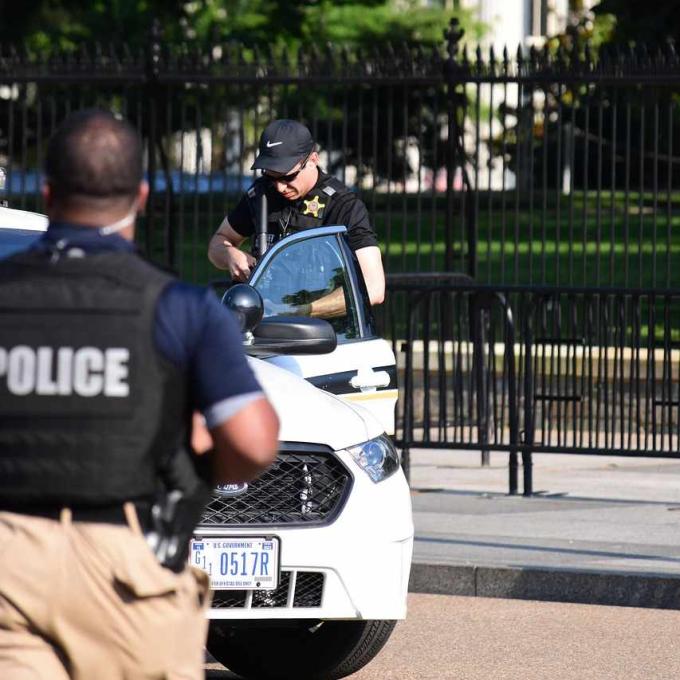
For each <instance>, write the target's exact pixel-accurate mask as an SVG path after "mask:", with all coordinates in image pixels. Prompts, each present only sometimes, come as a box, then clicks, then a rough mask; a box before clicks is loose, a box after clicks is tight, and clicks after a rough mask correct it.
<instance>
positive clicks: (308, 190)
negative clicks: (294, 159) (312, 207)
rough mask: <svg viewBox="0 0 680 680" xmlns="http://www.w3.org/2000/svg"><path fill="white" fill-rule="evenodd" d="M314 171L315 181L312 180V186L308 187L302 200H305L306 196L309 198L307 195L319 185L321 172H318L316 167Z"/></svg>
mask: <svg viewBox="0 0 680 680" xmlns="http://www.w3.org/2000/svg"><path fill="white" fill-rule="evenodd" d="M314 170H316V179H315V180H314V184H312V186H311V187H309V189H307V192H306V193H305V195H304V196H303V197H302V198H307V196H309V194H310V193H311V192H312V191H313V190H314V187H315V186H316V185H317V184H318V183H319V179H320V177H321V170H319V168H318V167H316V168H314Z"/></svg>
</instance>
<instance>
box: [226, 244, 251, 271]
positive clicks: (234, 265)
mask: <svg viewBox="0 0 680 680" xmlns="http://www.w3.org/2000/svg"><path fill="white" fill-rule="evenodd" d="M224 247H225V248H226V251H227V268H228V269H229V273H230V274H231V278H232V279H233V280H234V281H246V280H247V279H248V277H249V276H250V270H251V269H252V268H253V267H254V266H255V264H256V263H257V260H256V259H255V258H254V257H253V256H252V255H249V254H248V253H244V252H243V251H242V250H239V249H238V248H237V247H236V246H233V245H231V244H230V243H229V242H228V241H225V242H224Z"/></svg>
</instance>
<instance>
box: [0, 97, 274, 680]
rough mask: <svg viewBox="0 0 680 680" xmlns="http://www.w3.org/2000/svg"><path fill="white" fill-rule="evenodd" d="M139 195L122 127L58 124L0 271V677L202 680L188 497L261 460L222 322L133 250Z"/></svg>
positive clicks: (253, 406) (233, 348)
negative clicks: (32, 239)
mask: <svg viewBox="0 0 680 680" xmlns="http://www.w3.org/2000/svg"><path fill="white" fill-rule="evenodd" d="M148 191H149V188H148V185H147V183H146V182H145V181H144V178H143V169H142V144H141V141H140V139H139V137H138V135H137V134H136V132H135V131H134V130H133V129H132V128H131V126H130V125H128V124H127V123H126V122H124V121H121V120H119V119H117V118H116V117H114V116H113V115H111V114H110V113H107V112H104V111H84V112H79V113H76V114H74V115H72V116H70V117H69V118H68V119H67V120H66V121H65V122H64V123H63V124H62V125H61V126H60V127H59V128H58V129H57V131H56V133H55V134H54V136H53V137H52V139H51V141H50V144H49V147H48V150H47V162H46V184H45V188H44V196H45V202H46V206H47V213H48V217H49V219H50V222H49V226H48V229H47V231H46V232H45V234H44V235H43V237H42V238H41V239H40V240H39V241H38V242H37V243H36V244H35V245H34V246H32V247H31V248H30V249H29V250H26V251H24V252H21V253H18V254H16V255H14V256H12V257H10V258H8V259H6V260H3V261H0V678H2V679H3V680H18V679H19V678H29V677H30V678H49V680H67V679H69V678H70V679H72V680H91V679H92V678H97V679H98V680H132V679H136V678H140V679H141V678H170V677H177V678H180V677H181V678H187V680H189V679H192V678H193V679H195V680H198V679H199V678H202V677H203V675H204V673H203V644H204V640H205V636H206V632H207V621H206V616H205V609H206V608H207V606H208V604H207V600H208V597H207V585H208V584H207V575H206V574H205V573H204V572H201V571H199V570H198V569H196V568H194V567H188V566H187V560H186V549H187V547H188V546H187V544H188V539H189V537H190V535H191V531H192V530H193V527H194V524H195V522H196V521H197V520H198V519H199V517H200V512H201V502H200V499H201V498H204V496H203V495H202V493H201V489H202V488H204V487H206V488H207V489H208V490H209V489H210V488H212V484H214V483H216V482H224V483H230V482H241V481H247V480H249V479H252V478H253V477H255V476H257V475H258V474H259V473H260V472H261V471H263V470H264V469H265V468H266V467H267V466H268V465H269V464H270V463H271V462H272V461H273V460H274V458H275V456H276V450H277V434H278V421H277V418H276V414H275V413H274V411H273V409H272V407H271V405H270V404H269V402H268V401H267V399H266V398H265V396H264V394H263V392H262V390H261V387H260V385H259V384H258V382H257V380H256V379H255V376H254V375H253V373H252V371H251V369H250V368H249V366H248V364H247V362H246V359H245V357H244V355H243V348H242V340H241V336H240V331H239V329H238V327H237V324H236V322H235V320H234V319H233V318H232V316H231V314H230V313H229V312H228V311H227V310H226V309H225V308H223V307H222V306H221V305H220V304H219V303H218V301H217V299H216V298H215V296H214V295H213V294H212V293H211V292H210V291H208V290H207V289H204V288H200V287H198V286H189V285H187V284H183V283H181V282H178V281H175V280H174V279H173V278H172V277H171V276H169V275H167V274H166V273H164V272H162V271H160V270H158V269H157V268H155V267H154V266H152V265H151V264H149V263H147V262H146V261H144V260H143V259H142V258H140V257H139V256H138V255H137V254H136V253H135V250H134V242H133V237H134V223H135V217H136V214H137V212H138V211H139V210H141V209H142V208H143V206H144V203H145V202H146V198H147V195H148ZM199 411H200V414H199V413H197V412H199ZM203 419H205V425H206V426H207V428H208V431H206V430H205V429H204V426H202V425H201V422H202V421H203ZM192 422H193V424H194V426H195V428H200V434H201V435H202V437H200V438H199V437H198V436H196V435H197V434H199V433H198V432H197V431H196V430H194V437H193V439H191V438H190V435H191V428H192ZM192 443H193V445H194V447H193V450H192ZM199 445H200V447H201V451H197V450H196V449H197V447H198V446H199ZM199 453H202V455H198V454H199ZM197 498H198V502H197V501H196V499H197ZM196 505H197V506H198V507H196ZM187 530H188V534H187V533H186V531H187Z"/></svg>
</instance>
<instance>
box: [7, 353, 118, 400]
mask: <svg viewBox="0 0 680 680" xmlns="http://www.w3.org/2000/svg"><path fill="white" fill-rule="evenodd" d="M129 359H130V350H129V349H127V348H125V347H109V348H108V349H103V350H102V349H99V348H97V347H80V348H78V349H75V348H73V347H58V348H54V347H38V348H33V347H28V346H27V345H17V346H16V347H11V348H9V349H6V348H4V347H0V378H4V379H5V380H6V382H7V391H8V392H9V393H10V394H14V395H16V396H26V395H28V394H37V395H43V396H55V395H56V396H68V395H72V394H76V395H79V396H81V397H96V396H98V395H101V394H103V395H104V396H105V397H127V396H128V395H129V393H130V386H129V385H128V382H127V379H128V361H129Z"/></svg>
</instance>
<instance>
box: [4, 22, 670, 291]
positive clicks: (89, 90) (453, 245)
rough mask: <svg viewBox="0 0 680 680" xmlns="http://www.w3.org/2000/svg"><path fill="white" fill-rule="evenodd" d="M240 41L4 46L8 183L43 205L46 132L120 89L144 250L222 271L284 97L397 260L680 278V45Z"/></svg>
mask: <svg viewBox="0 0 680 680" xmlns="http://www.w3.org/2000/svg"><path fill="white" fill-rule="evenodd" d="M460 41H461V33H460V31H459V30H458V28H457V26H456V25H455V24H454V25H452V27H451V30H450V31H449V33H448V36H447V40H446V42H443V43H442V45H441V46H440V47H437V48H431V47H428V48H423V47H421V46H418V45H415V46H414V45H394V46H392V47H389V48H386V49H384V50H374V51H361V50H345V49H342V48H334V47H332V46H329V47H327V48H322V49H318V50H317V49H311V50H307V51H304V50H301V51H299V52H296V53H294V54H293V53H286V52H279V53H276V54H274V53H270V52H266V53H265V52H262V51H258V50H257V49H252V48H249V47H248V46H246V45H241V44H216V45H211V46H203V47H200V48H196V49H193V48H187V47H186V46H172V45H165V44H164V43H163V41H162V37H161V36H160V35H159V34H158V33H157V32H156V33H152V35H151V36H150V40H149V45H148V48H147V49H146V50H145V51H143V52H140V53H136V54H132V53H130V52H129V51H127V50H126V49H125V48H124V47H123V48H120V49H118V48H106V49H104V48H101V47H93V48H92V49H85V48H84V49H83V50H82V51H81V52H80V53H79V54H77V55H67V56H57V57H54V58H51V59H49V60H46V61H39V60H36V59H33V58H31V57H30V56H29V55H26V54H25V53H23V52H22V51H21V50H20V49H18V48H16V47H12V46H7V45H1V46H0V165H5V166H7V168H8V190H7V198H8V200H9V201H10V202H11V203H13V204H15V205H17V206H19V207H32V206H34V205H36V204H38V199H37V187H38V182H39V178H38V173H39V168H40V164H41V159H42V156H43V153H44V149H45V142H46V138H47V137H48V136H49V134H50V132H51V131H52V130H53V128H54V126H55V125H56V124H57V123H58V122H59V121H60V120H61V119H62V118H63V117H64V116H65V115H66V113H68V112H69V111H70V110H72V109H75V108H79V107H82V106H91V105H100V106H106V107H111V108H113V109H115V110H118V111H120V112H121V113H122V114H124V115H126V116H127V117H129V118H130V119H131V120H132V121H133V122H134V123H135V124H136V125H137V126H138V127H139V129H140V130H141V131H142V134H143V136H144V139H145V142H146V148H147V164H148V170H149V173H150V176H151V177H153V178H154V182H153V189H154V191H153V195H152V201H151V203H150V206H149V212H148V215H147V219H146V221H145V222H144V223H143V225H142V226H143V230H142V237H141V238H142V240H143V245H144V246H145V248H146V249H147V251H148V252H149V253H150V254H151V255H152V256H153V257H155V258H158V259H161V260H163V261H164V262H165V263H166V264H168V265H170V266H172V267H174V268H175V269H176V270H177V271H179V273H180V274H181V275H182V276H183V277H185V278H187V279H192V280H197V281H206V280H208V279H210V278H211V277H212V276H213V275H214V271H213V270H212V269H211V267H210V265H209V264H208V263H207V260H206V258H205V247H206V243H207V239H208V237H209V234H210V233H211V232H212V231H213V230H214V229H215V228H216V226H217V225H218V224H219V222H220V221H221V219H222V216H223V215H224V213H225V212H226V210H227V209H228V207H229V206H230V205H233V204H234V202H235V201H236V199H237V197H238V195H239V193H240V192H241V191H242V190H243V189H244V188H245V187H246V186H247V185H248V184H249V183H250V181H251V179H252V173H251V171H250V170H249V168H250V163H251V160H252V158H253V154H254V150H255V146H256V141H257V138H258V135H259V133H260V131H261V130H262V128H263V127H264V125H265V124H266V123H267V122H268V121H269V120H271V119H272V118H274V117H276V116H289V117H295V118H299V119H300V120H303V121H304V122H306V123H307V124H308V125H309V126H310V128H311V129H312V131H313V133H314V135H315V137H316V139H317V140H318V142H319V144H320V146H321V149H322V159H323V164H324V165H325V166H326V167H327V169H329V170H330V171H332V172H334V173H336V174H337V175H338V176H339V177H341V178H342V179H344V180H345V181H346V182H347V183H348V184H350V185H351V186H353V187H354V188H355V189H356V190H357V191H358V192H360V193H361V195H362V196H363V198H364V199H365V201H366V203H367V204H368V207H369V210H370V212H371V215H372V216H373V220H374V223H375V225H376V229H377V231H378V234H379V237H380V240H381V244H382V248H383V252H384V255H385V262H386V266H387V269H388V271H391V272H420V271H424V272H428V271H459V272H464V273H466V274H469V275H471V276H473V277H474V278H475V280H476V281H479V282H485V283H494V284H505V283H512V284H520V285H529V284H541V285H545V284H551V285H580V286H597V285H608V286H630V287H636V286H637V287H649V288H657V287H663V288H665V287H673V286H677V285H680V268H678V267H674V266H673V258H674V256H676V255H677V253H678V251H680V237H679V236H678V235H677V233H678V230H677V226H678V224H679V223H680V213H679V212H678V210H679V207H680V195H679V194H678V192H677V191H676V187H677V181H678V173H679V172H680V167H679V165H678V161H679V160H680V153H679V149H680V129H678V128H679V125H680V117H679V116H678V111H677V109H678V102H677V95H676V94H675V92H676V90H677V88H678V85H679V84H680V60H679V59H678V57H677V55H676V54H675V52H674V51H673V49H672V47H671V46H664V47H663V49H662V50H660V51H653V52H647V51H645V50H643V49H639V50H634V51H631V50H622V51H616V50H609V51H602V52H600V53H599V54H597V55H591V54H590V53H589V52H588V50H587V49H586V50H585V51H584V52H583V53H581V52H579V51H578V50H573V51H570V52H569V53H567V52H562V51H560V52H549V51H547V50H546V51H542V52H538V51H536V50H533V49H532V50H530V51H528V52H527V51H522V50H519V51H518V52H517V53H514V54H512V55H511V54H508V53H503V54H502V55H499V54H495V53H494V52H493V50H488V51H484V52H483V51H482V50H481V49H478V50H477V51H476V52H475V53H474V55H473V56H471V55H469V54H468V52H467V50H466V49H465V48H461V42H460Z"/></svg>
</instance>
